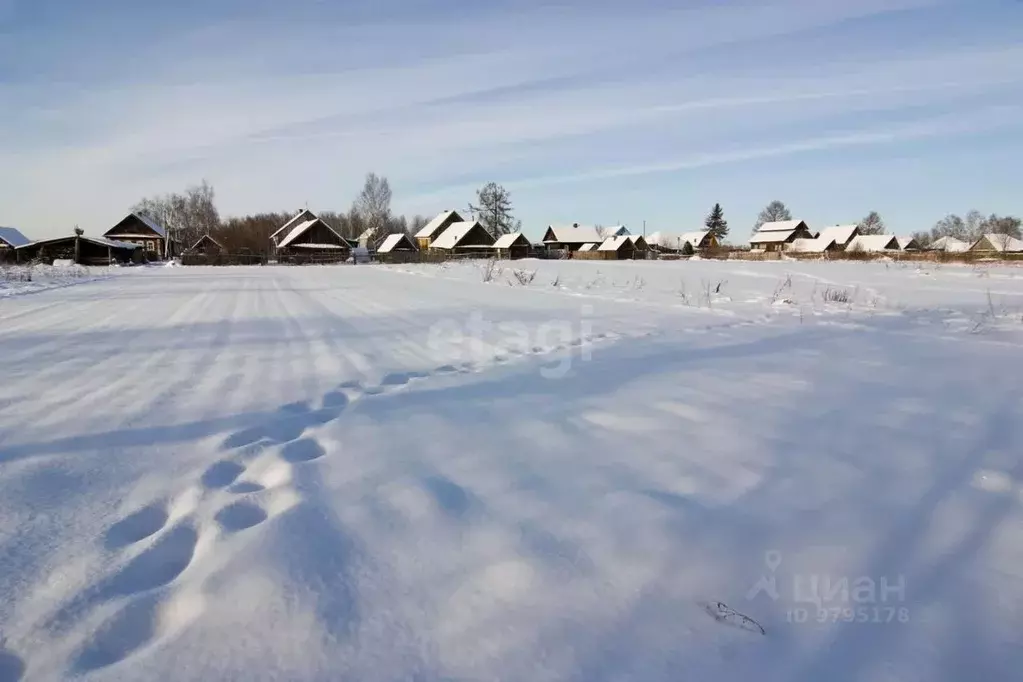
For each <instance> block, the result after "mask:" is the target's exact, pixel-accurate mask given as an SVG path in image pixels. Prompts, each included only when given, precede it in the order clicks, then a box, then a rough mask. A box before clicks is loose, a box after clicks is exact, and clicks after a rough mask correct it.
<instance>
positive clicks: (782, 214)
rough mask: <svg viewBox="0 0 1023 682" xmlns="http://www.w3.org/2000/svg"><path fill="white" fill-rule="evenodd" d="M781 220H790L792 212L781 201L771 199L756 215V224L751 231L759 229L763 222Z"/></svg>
mask: <svg viewBox="0 0 1023 682" xmlns="http://www.w3.org/2000/svg"><path fill="white" fill-rule="evenodd" d="M781 220H792V214H791V213H790V212H789V209H788V208H787V207H786V206H785V204H783V203H782V202H780V201H778V200H775V201H772V202H771V203H769V204H768V205H767V206H766V207H765V208H764V210H763V211H761V212H760V215H758V216H757V224H756V225H754V226H753V231H754V232H756V231H757V230H759V229H760V228H761V226H762V225H763V224H764V223H775V222H778V221H781Z"/></svg>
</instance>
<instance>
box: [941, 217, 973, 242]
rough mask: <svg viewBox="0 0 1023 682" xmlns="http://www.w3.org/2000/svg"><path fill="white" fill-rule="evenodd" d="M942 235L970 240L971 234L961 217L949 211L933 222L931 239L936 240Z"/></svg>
mask: <svg viewBox="0 0 1023 682" xmlns="http://www.w3.org/2000/svg"><path fill="white" fill-rule="evenodd" d="M942 237H954V238H956V239H960V240H962V241H970V238H971V235H970V233H969V230H968V229H967V228H966V223H965V222H964V221H963V219H962V218H960V217H959V216H957V215H955V214H954V213H950V214H948V215H947V216H945V217H944V218H942V219H941V220H939V221H938V222H936V223H935V224H934V228H933V229H931V239H932V240H934V241H937V240H938V239H941V238H942Z"/></svg>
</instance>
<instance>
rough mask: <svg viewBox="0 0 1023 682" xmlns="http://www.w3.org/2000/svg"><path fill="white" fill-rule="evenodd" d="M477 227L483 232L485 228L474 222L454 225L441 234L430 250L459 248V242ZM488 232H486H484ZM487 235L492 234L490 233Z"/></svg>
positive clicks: (432, 243)
mask: <svg viewBox="0 0 1023 682" xmlns="http://www.w3.org/2000/svg"><path fill="white" fill-rule="evenodd" d="M476 227H479V228H480V229H481V230H482V229H483V226H482V225H480V223H479V221H477V220H473V221H472V222H469V221H465V222H461V223H454V224H453V225H451V226H450V227H448V229H446V230H444V231H443V232H441V233H440V236H439V237H437V238H436V239H434V240H433V242H431V243H430V248H433V249H453V248H455V247H456V246H458V244H459V242H461V241H462V239H464V238H465V236H466V235H467V234H469V233H470V232H472V230H473V229H474V228H476ZM484 231H486V230H484ZM487 234H490V233H489V232H488V233H487Z"/></svg>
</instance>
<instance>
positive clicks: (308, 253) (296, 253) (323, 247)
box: [277, 218, 352, 263]
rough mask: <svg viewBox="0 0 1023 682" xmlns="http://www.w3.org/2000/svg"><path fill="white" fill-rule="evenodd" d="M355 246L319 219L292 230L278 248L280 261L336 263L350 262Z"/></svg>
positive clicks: (299, 224) (281, 239) (282, 239)
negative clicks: (349, 257) (348, 260)
mask: <svg viewBox="0 0 1023 682" xmlns="http://www.w3.org/2000/svg"><path fill="white" fill-rule="evenodd" d="M351 251H352V242H350V241H349V240H347V239H345V238H344V237H342V236H341V235H340V234H339V233H338V232H337V230H335V229H334V228H333V227H331V226H330V225H328V224H327V223H325V222H323V220H321V219H319V218H314V219H312V220H306V221H304V222H301V223H298V224H297V225H295V226H294V227H292V228H291V229H290V230H289V231H288V233H287V234H286V235H284V236H283V237H281V238H280V242H279V243H278V244H277V257H278V259H279V260H283V261H285V262H290V263H312V262H315V263H336V262H342V261H345V260H347V259H348V256H349V255H351Z"/></svg>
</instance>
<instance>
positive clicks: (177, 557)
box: [99, 525, 199, 599]
mask: <svg viewBox="0 0 1023 682" xmlns="http://www.w3.org/2000/svg"><path fill="white" fill-rule="evenodd" d="M198 541H199V534H198V533H197V532H196V530H195V528H193V527H192V526H190V525H180V526H177V527H176V528H173V529H172V530H171V531H169V532H168V533H167V534H166V535H164V536H163V537H161V538H160V539H159V540H158V541H157V542H156V543H155V544H154V545H153V546H152V547H149V548H148V549H146V550H145V551H143V552H142V553H141V554H139V555H138V556H137V557H135V558H134V559H132V560H131V562H129V563H128V565H127V566H125V567H124V568H123V569H122V570H121V571H120V572H119V573H118V574H116V575H115V576H113V577H112V578H110V579H109V580H108V581H106V583H105V584H104V585H103V586H102V587H101V588H100V590H99V596H100V598H101V599H110V598H113V597H120V596H127V595H132V594H138V593H140V592H146V591H148V590H152V589H155V588H157V587H162V586H164V585H167V584H168V583H171V582H173V581H174V580H175V579H177V577H178V576H179V575H181V574H182V573H183V572H184V571H185V569H186V568H188V565H189V564H190V563H192V557H193V556H194V554H195V547H196V544H197V543H198Z"/></svg>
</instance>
